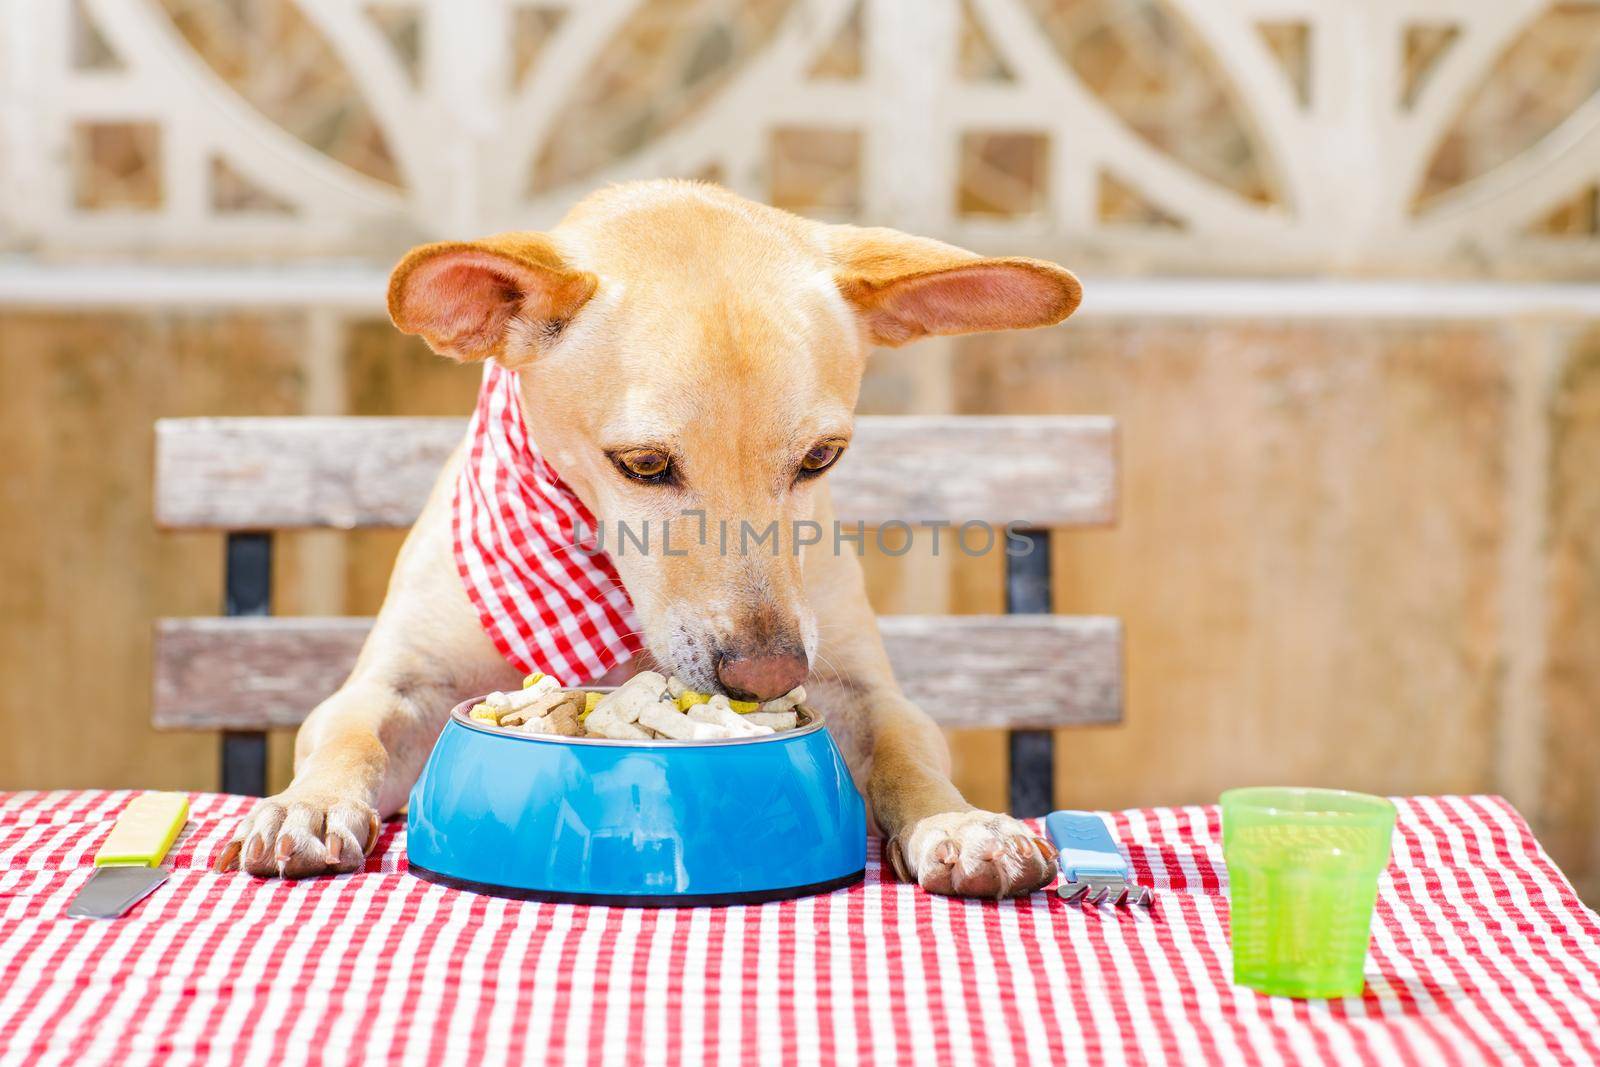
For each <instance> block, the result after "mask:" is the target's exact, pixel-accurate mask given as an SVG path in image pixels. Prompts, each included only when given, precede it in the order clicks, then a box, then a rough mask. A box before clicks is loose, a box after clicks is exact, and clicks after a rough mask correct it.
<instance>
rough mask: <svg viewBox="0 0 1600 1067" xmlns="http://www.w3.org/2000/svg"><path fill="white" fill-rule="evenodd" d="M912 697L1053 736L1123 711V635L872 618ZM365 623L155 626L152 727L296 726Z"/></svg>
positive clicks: (949, 711) (1014, 619) (936, 712)
mask: <svg viewBox="0 0 1600 1067" xmlns="http://www.w3.org/2000/svg"><path fill="white" fill-rule="evenodd" d="M878 622H879V625H880V627H881V629H882V632H883V638H884V643H885V645H886V646H887V647H888V650H889V656H890V659H891V660H892V661H893V663H894V667H895V672H896V674H897V675H898V676H899V679H900V682H901V685H902V686H903V687H904V688H905V691H906V693H907V695H908V696H910V697H911V698H912V699H913V700H915V701H917V702H918V703H919V704H920V705H921V706H922V707H923V708H924V709H926V710H927V712H928V713H929V714H930V715H932V716H933V717H934V718H935V719H936V720H937V721H938V722H939V723H940V724H941V725H943V726H950V727H961V728H965V727H1015V728H1049V727H1054V726H1071V725H1080V724H1087V723H1115V722H1118V721H1120V718H1121V714H1122V627H1121V624H1120V623H1119V622H1118V620H1116V619H1111V618H1103V617H1098V616H1090V617H1076V616H1063V615H1014V616H987V615H967V616H931V615H929V616H924V615H891V616H884V617H882V618H880V619H879V620H878ZM371 624H372V620H370V619H355V618H268V617H255V618H196V619H162V620H160V621H159V622H158V623H157V629H156V651H155V700H154V705H155V715H154V719H155V724H156V726H158V727H162V728H167V729H262V728H272V727H293V726H297V725H299V723H300V721H301V720H302V719H303V718H304V717H305V716H306V714H307V713H308V712H309V711H310V710H311V709H312V708H313V707H315V706H316V705H317V704H318V703H319V702H321V701H322V700H323V699H324V698H325V697H327V696H328V695H329V694H330V693H332V692H333V691H334V690H335V689H337V688H338V687H339V686H340V684H342V683H343V682H344V680H345V677H346V675H348V674H349V672H350V668H351V665H352V664H354V662H355V658H356V653H357V652H358V651H359V650H360V648H361V643H362V641H363V640H364V639H365V638H366V635H367V631H368V629H370V627H371Z"/></svg>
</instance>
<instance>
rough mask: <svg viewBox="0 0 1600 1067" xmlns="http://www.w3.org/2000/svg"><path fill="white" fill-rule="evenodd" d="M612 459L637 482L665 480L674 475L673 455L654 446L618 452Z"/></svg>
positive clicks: (619, 468)
mask: <svg viewBox="0 0 1600 1067" xmlns="http://www.w3.org/2000/svg"><path fill="white" fill-rule="evenodd" d="M611 461H612V462H613V463H615V464H616V465H617V469H618V470H620V471H621V472H622V473H623V474H625V475H627V476H628V477H629V478H632V479H633V480H634V481H636V482H651V483H656V482H664V481H666V480H667V479H668V478H670V477H671V476H672V457H671V456H669V455H667V454H666V453H665V452H660V451H657V450H656V449H653V448H640V449H636V450H634V451H632V452H618V453H616V454H615V455H613V456H612V457H611Z"/></svg>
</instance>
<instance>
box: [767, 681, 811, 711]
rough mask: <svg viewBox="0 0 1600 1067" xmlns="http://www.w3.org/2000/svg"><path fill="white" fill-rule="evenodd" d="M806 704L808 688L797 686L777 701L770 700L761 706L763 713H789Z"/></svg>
mask: <svg viewBox="0 0 1600 1067" xmlns="http://www.w3.org/2000/svg"><path fill="white" fill-rule="evenodd" d="M805 702H806V687H805V686H803V685H797V686H795V687H794V688H793V689H791V690H789V691H788V692H787V693H785V694H783V696H781V697H778V698H777V699H776V700H769V701H767V702H766V703H765V704H763V705H761V710H762V711H789V710H791V709H793V708H798V707H799V706H800V705H801V704H804V703H805Z"/></svg>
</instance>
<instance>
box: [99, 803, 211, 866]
mask: <svg viewBox="0 0 1600 1067" xmlns="http://www.w3.org/2000/svg"><path fill="white" fill-rule="evenodd" d="M188 821H189V798H188V797H187V796H186V795H184V794H183V793H141V794H139V795H138V796H136V797H134V798H133V799H132V800H130V801H129V802H128V806H127V807H126V808H124V809H123V812H122V814H121V815H118V816H117V821H116V823H115V824H114V825H113V826H112V827H111V833H110V834H109V835H107V837H106V839H105V841H104V842H102V843H101V845H100V851H98V852H96V853H95V854H94V865H95V866H96V867H112V866H115V867H129V866H136V867H154V866H156V865H157V864H159V863H160V862H161V861H162V860H163V859H165V858H166V855H167V850H168V849H169V848H171V847H172V843H173V842H174V841H176V840H177V839H178V833H179V832H180V831H181V830H182V829H183V824H184V823H186V822H188Z"/></svg>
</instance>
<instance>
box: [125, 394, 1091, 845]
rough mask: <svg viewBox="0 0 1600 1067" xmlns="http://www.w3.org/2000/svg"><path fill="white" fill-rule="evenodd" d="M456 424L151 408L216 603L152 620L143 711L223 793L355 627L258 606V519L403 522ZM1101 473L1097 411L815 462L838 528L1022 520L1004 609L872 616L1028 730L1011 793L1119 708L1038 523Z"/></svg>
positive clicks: (346, 524)
mask: <svg viewBox="0 0 1600 1067" xmlns="http://www.w3.org/2000/svg"><path fill="white" fill-rule="evenodd" d="M464 429H465V422H464V420H461V419H443V418H439V419H434V418H351V417H335V418H322V417H311V416H305V417H298V418H207V419H163V420H160V421H159V422H158V423H157V427H156V482H155V495H156V507H155V510H156V520H157V522H158V523H159V524H160V525H161V526H162V527H164V528H167V529H212V530H223V531H227V532H228V533H229V535H230V538H229V552H228V560H229V564H228V566H229V574H228V586H229V603H228V609H227V610H228V612H229V616H230V617H225V618H201V619H163V620H160V622H159V623H158V624H157V635H156V662H155V693H154V716H155V722H156V725H157V726H161V727H168V728H180V729H181V728H189V729H221V730H224V731H226V733H225V743H224V755H223V764H224V777H225V779H227V778H228V777H229V772H230V768H231V769H232V772H233V774H232V777H233V780H232V781H228V780H225V781H224V788H225V789H229V790H230V791H259V788H260V785H261V782H260V781H259V780H257V779H256V775H255V771H254V763H255V762H257V756H258V754H259V756H260V758H262V759H264V752H265V746H264V743H263V742H262V740H261V739H262V736H263V735H261V734H260V731H262V730H265V729H269V728H274V727H292V726H294V725H296V724H298V723H299V721H300V720H301V719H302V718H303V717H304V716H305V714H306V713H307V712H308V711H310V709H311V708H312V707H313V706H315V705H316V704H317V703H318V702H319V701H320V700H322V699H323V698H324V697H326V696H327V695H328V694H329V693H331V692H332V691H333V690H334V689H336V688H337V687H338V685H339V684H340V683H341V682H342V681H343V680H344V677H345V675H346V674H347V673H348V671H349V669H350V666H351V664H352V663H353V662H354V660H355V655H356V652H357V650H358V649H359V647H360V644H361V641H362V639H363V638H364V636H365V634H366V632H367V629H368V627H369V625H370V620H366V619H341V618H334V619H326V618H272V617H270V615H268V613H267V608H268V604H267V599H266V597H267V594H266V586H267V582H266V577H265V576H266V574H267V573H268V571H267V568H269V567H270V552H271V542H270V538H269V537H267V536H264V534H263V532H264V531H272V530H280V529H307V528H334V529H355V528H360V527H403V526H406V525H409V524H410V523H411V522H412V521H413V520H414V519H415V518H416V516H417V513H418V512H419V511H420V509H421V507H422V504H423V502H424V501H425V500H426V499H427V495H428V491H429V489H430V488H431V487H432V485H433V482H434V480H435V478H436V477H437V476H438V472H439V469H440V468H441V467H442V466H443V464H444V462H445V460H446V459H447V458H448V457H449V455H450V453H451V451H452V450H453V449H454V448H455V447H456V446H457V445H458V444H459V443H460V441H461V438H462V435H463V432H464ZM1116 474H1117V462H1116V443H1115V425H1114V423H1113V422H1112V420H1110V419H1107V418H1100V417H1085V416H999V417H970V416H969V417H958V416H909V417H862V418H860V419H858V420H857V426H856V432H855V435H854V438H853V441H852V444H851V449H850V452H849V454H848V455H847V456H846V458H845V460H844V461H842V462H841V463H840V464H839V467H838V468H837V470H835V471H834V472H833V473H832V474H831V475H830V476H829V477H830V481H831V486H832V493H833V498H834V502H835V506H836V510H837V512H838V517H839V520H840V521H841V522H842V523H845V524H847V525H848V526H850V527H854V525H855V524H856V523H858V522H859V523H862V524H864V525H865V526H867V527H882V526H883V525H884V524H886V523H892V522H896V521H900V522H906V523H911V524H916V523H926V522H947V523H951V524H953V525H956V526H959V525H960V524H961V523H963V522H969V521H982V522H987V523H991V524H995V525H996V526H999V525H1001V524H1005V523H1015V522H1024V523H1026V524H1027V527H1028V529H1029V533H1028V534H1027V535H1026V536H1027V537H1028V538H1029V539H1030V540H1031V541H1033V543H1034V548H1035V550H1034V552H1033V553H1031V554H1030V555H1026V556H1008V557H1007V558H1006V566H1007V610H1008V612H1009V614H1007V615H1005V616H886V617H883V618H882V619H881V620H880V625H881V628H882V631H883V636H884V641H885V644H886V645H887V647H888V650H889V654H890V658H891V659H892V661H893V663H894V667H895V671H896V673H897V675H898V676H899V678H900V680H901V683H902V685H903V686H904V687H905V689H906V691H907V693H908V694H909V695H910V696H911V697H912V698H913V699H915V700H917V701H918V702H919V703H921V705H922V706H923V707H924V708H926V709H927V710H928V712H929V713H930V714H932V715H933V716H934V718H935V719H937V720H938V721H939V722H940V723H941V724H943V725H946V726H956V727H976V726H995V727H1007V728H1011V729H1013V730H1014V731H1025V733H1024V732H1018V733H1016V734H1014V737H1013V746H1012V756H1013V766H1012V783H1013V790H1012V793H1013V807H1014V808H1019V807H1020V808H1027V809H1033V808H1038V807H1039V805H1040V803H1041V802H1043V803H1045V804H1046V805H1047V804H1048V796H1049V782H1048V776H1049V770H1050V768H1049V758H1050V749H1049V743H1048V737H1049V735H1048V733H1043V731H1048V730H1049V729H1051V728H1053V727H1056V726H1065V725H1074V724H1082V723H1109V722H1116V721H1118V720H1119V719H1120V717H1121V711H1122V635H1121V628H1120V626H1119V624H1118V622H1117V621H1116V620H1115V619H1109V618H1102V617H1072V616H1061V615H1053V614H1049V612H1050V583H1049V551H1048V548H1049V535H1048V531H1049V530H1050V529H1051V528H1057V527H1064V526H1084V525H1109V524H1110V523H1111V522H1112V521H1113V520H1114V517H1115V511H1116V480H1117V479H1116ZM919 539H921V538H920V537H919ZM1002 542H1003V538H1002ZM945 544H946V547H945V549H944V550H945V551H947V552H948V551H952V548H951V547H950V540H949V536H948V535H946V540H945ZM847 550H848V549H847ZM230 744H231V745H232V748H231V749H230V748H229V745H230ZM1019 761H1020V762H1021V763H1022V764H1024V765H1023V766H1019V765H1018V764H1019ZM1019 789H1020V792H1019ZM1041 797H1042V798H1043V800H1042V801H1041ZM1041 810H1042V809H1041ZM1024 813H1025V814H1038V811H1035V810H1028V811H1025V812H1024Z"/></svg>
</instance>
